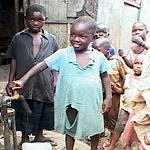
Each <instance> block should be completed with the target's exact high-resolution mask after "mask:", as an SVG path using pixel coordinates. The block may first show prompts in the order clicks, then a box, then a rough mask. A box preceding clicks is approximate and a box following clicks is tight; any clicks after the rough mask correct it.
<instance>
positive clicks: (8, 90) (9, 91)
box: [6, 82, 13, 96]
mask: <svg viewBox="0 0 150 150" xmlns="http://www.w3.org/2000/svg"><path fill="white" fill-rule="evenodd" d="M12 86H13V84H12V82H9V83H8V84H7V86H6V92H7V95H8V96H12V95H13V90H12Z"/></svg>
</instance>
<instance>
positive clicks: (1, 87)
mask: <svg viewBox="0 0 150 150" xmlns="http://www.w3.org/2000/svg"><path fill="white" fill-rule="evenodd" d="M8 72H9V65H0V94H2V95H6V93H5V87H6V84H7V79H8ZM0 132H2V131H1V130H0ZM46 134H47V136H48V134H49V132H46ZM108 135H109V132H108V131H107V130H106V134H105V136H104V137H103V138H100V140H99V146H98V150H101V147H102V143H104V142H105V141H106V140H107V138H108ZM2 138H3V135H2V134H1V133H0V141H1V139H2ZM17 138H18V140H20V134H18V137H17ZM81 141H82V142H83V143H86V144H87V145H90V142H89V141H88V140H87V138H84V139H82V140H81ZM58 144H59V143H58ZM1 147H3V144H2V143H1V142H0V150H1ZM55 150H62V149H59V148H58V149H57V148H55ZM78 150H83V149H80V148H79V149H78ZM115 150H123V146H122V144H121V142H120V141H119V143H118V145H117V146H116V148H115ZM128 150H129V149H128ZM130 150H138V144H137V143H134V144H133V145H132V148H131V149H130Z"/></svg>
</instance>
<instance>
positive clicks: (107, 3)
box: [97, 0, 150, 50]
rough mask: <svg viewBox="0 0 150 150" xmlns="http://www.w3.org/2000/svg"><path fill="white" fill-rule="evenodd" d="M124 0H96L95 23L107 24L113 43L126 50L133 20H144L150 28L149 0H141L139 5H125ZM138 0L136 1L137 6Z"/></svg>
mask: <svg viewBox="0 0 150 150" xmlns="http://www.w3.org/2000/svg"><path fill="white" fill-rule="evenodd" d="M124 1H125V0H124ZM124 1H123V0H98V13H97V23H100V22H101V23H104V24H106V25H108V27H109V28H110V40H111V42H112V43H113V45H114V46H115V47H116V48H120V47H121V48H123V49H125V50H127V49H128V48H129V45H130V43H131V34H132V33H131V31H132V25H133V23H134V22H135V21H138V20H140V21H143V22H145V23H146V24H147V26H148V29H149V30H150V17H149V14H150V9H149V8H150V0H142V3H141V7H136V5H135V6H132V5H127V4H125V3H124ZM140 1H141V0H139V1H137V6H138V3H140ZM148 37H150V33H149V34H148Z"/></svg>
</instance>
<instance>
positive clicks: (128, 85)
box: [106, 55, 150, 150]
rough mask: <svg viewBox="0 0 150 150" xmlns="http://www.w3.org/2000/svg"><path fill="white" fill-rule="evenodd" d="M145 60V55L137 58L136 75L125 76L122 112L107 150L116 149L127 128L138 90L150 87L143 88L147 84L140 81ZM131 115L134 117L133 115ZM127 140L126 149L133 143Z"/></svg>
mask: <svg viewBox="0 0 150 150" xmlns="http://www.w3.org/2000/svg"><path fill="white" fill-rule="evenodd" d="M143 60H144V57H143V55H138V56H137V57H136V58H135V61H134V63H133V71H134V73H133V74H127V75H126V76H125V83H124V85H123V90H124V94H123V100H122V101H121V105H120V111H119V115H118V119H117V123H116V126H115V129H114V131H115V132H114V133H113V134H112V141H111V144H110V145H109V146H108V147H107V148H106V150H113V149H114V147H115V146H116V145H117V142H118V140H119V138H120V136H121V134H122V133H123V131H124V128H125V125H126V123H127V120H128V118H129V115H130V113H131V112H132V110H133V103H132V101H135V99H136V96H137V94H139V92H138V90H141V89H146V88H147V87H148V86H150V84H149V85H147V86H143V85H144V84H145V83H144V82H143V81H142V80H140V75H141V73H142V68H143ZM142 79H144V78H142ZM136 109H137V108H136ZM138 109H139V108H138ZM131 115H133V113H132V114H131ZM129 119H130V118H129ZM128 130H129V128H128ZM130 131H131V130H130ZM128 132H129V131H128ZM132 133H133V132H132ZM130 134H131V133H130ZM126 138H129V137H127V135H126ZM132 139H133V135H132ZM127 140H128V142H125V143H124V146H125V147H126V146H127V145H130V144H131V143H129V142H131V141H130V140H129V139H127Z"/></svg>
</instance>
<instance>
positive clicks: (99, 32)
mask: <svg viewBox="0 0 150 150" xmlns="http://www.w3.org/2000/svg"><path fill="white" fill-rule="evenodd" d="M109 35H110V33H109V28H108V27H107V26H106V25H105V24H102V23H100V24H98V25H97V28H96V34H95V36H94V39H95V40H96V39H98V38H108V37H109ZM109 54H110V55H115V54H116V50H115V47H114V46H113V45H112V44H111V46H110V48H109Z"/></svg>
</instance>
